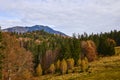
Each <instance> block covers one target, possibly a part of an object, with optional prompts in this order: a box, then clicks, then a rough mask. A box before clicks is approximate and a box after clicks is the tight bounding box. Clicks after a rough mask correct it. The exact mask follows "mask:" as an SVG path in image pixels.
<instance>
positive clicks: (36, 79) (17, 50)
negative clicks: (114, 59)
mask: <svg viewBox="0 0 120 80" xmlns="http://www.w3.org/2000/svg"><path fill="white" fill-rule="evenodd" d="M119 38H120V31H117V30H114V31H111V32H105V33H99V34H93V33H92V34H90V35H88V34H87V33H84V34H82V35H79V34H75V33H74V34H73V36H72V37H70V36H62V35H56V34H50V33H47V32H45V31H44V30H41V31H33V32H27V33H23V34H20V33H15V32H13V33H9V32H0V79H1V80H40V77H41V76H42V75H48V74H59V75H63V74H69V73H75V72H79V73H83V72H88V71H89V67H90V66H89V63H91V62H93V61H95V60H97V59H98V58H99V57H106V56H113V55H115V49H114V48H115V47H116V46H120V39H119ZM76 68H77V70H78V71H77V70H76Z"/></svg>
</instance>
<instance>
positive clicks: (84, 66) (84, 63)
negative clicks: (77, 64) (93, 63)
mask: <svg viewBox="0 0 120 80" xmlns="http://www.w3.org/2000/svg"><path fill="white" fill-rule="evenodd" d="M87 69H88V59H87V58H86V57H85V58H84V59H82V60H81V70H82V71H83V72H85V71H87Z"/></svg>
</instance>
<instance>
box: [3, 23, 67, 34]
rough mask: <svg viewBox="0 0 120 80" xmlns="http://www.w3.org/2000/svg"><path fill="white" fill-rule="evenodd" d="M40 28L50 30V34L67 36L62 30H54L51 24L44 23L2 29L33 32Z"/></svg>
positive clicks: (5, 30)
mask: <svg viewBox="0 0 120 80" xmlns="http://www.w3.org/2000/svg"><path fill="white" fill-rule="evenodd" d="M40 30H44V31H45V32H48V33H50V34H58V35H63V36H66V34H64V33H62V32H60V31H56V30H53V29H52V28H50V27H49V26H44V25H34V26H30V27H28V26H26V27H24V26H15V27H11V28H6V29H3V30H2V31H4V32H17V33H26V32H32V31H40Z"/></svg>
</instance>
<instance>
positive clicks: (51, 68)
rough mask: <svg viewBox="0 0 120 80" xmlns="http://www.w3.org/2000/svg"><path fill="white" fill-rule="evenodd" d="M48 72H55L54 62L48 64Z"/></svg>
mask: <svg viewBox="0 0 120 80" xmlns="http://www.w3.org/2000/svg"><path fill="white" fill-rule="evenodd" d="M49 72H50V73H52V74H54V73H55V65H54V64H51V65H50V68H49Z"/></svg>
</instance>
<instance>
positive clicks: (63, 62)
mask: <svg viewBox="0 0 120 80" xmlns="http://www.w3.org/2000/svg"><path fill="white" fill-rule="evenodd" d="M60 70H61V72H62V74H65V73H66V72H67V63H66V61H65V59H63V60H62V61H61V64H60Z"/></svg>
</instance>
